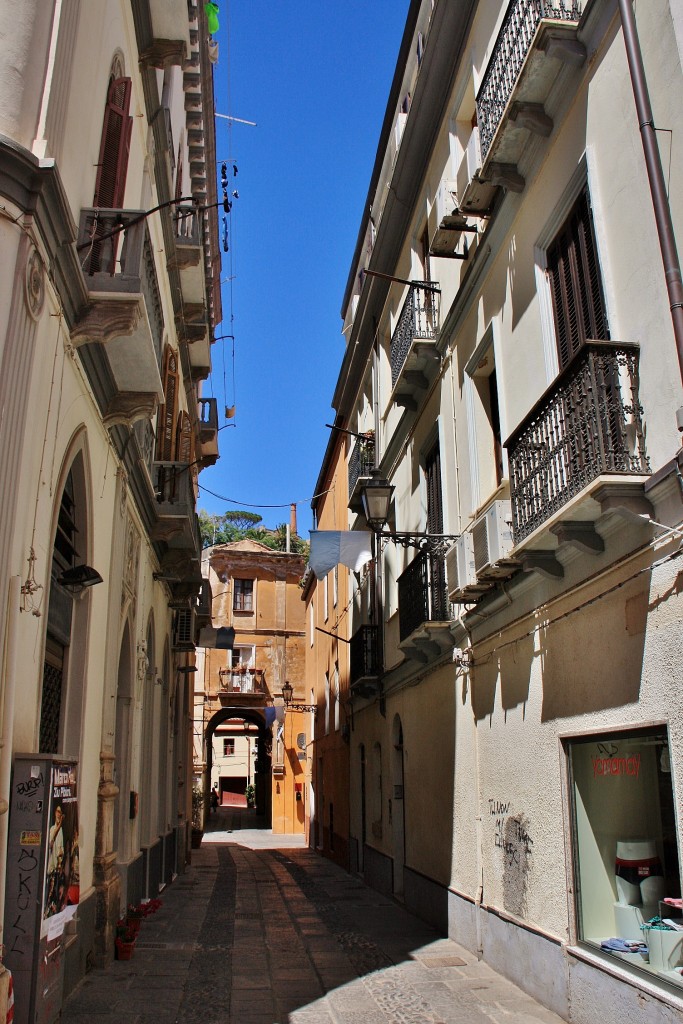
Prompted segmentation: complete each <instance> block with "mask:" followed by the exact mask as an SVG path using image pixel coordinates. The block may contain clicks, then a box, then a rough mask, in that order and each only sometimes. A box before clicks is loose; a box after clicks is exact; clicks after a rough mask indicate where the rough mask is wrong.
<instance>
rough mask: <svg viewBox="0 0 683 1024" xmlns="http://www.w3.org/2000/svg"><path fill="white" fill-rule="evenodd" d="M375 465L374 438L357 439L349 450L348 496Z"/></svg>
mask: <svg viewBox="0 0 683 1024" xmlns="http://www.w3.org/2000/svg"><path fill="white" fill-rule="evenodd" d="M374 464H375V438H374V436H371V437H359V438H357V439H356V443H355V444H354V446H353V448H352V449H351V458H350V459H349V494H350V495H353V492H354V490H355V487H356V484H357V483H358V481H359V480H360V479H361V478H362V477H369V476H370V472H371V470H372V467H373V466H374Z"/></svg>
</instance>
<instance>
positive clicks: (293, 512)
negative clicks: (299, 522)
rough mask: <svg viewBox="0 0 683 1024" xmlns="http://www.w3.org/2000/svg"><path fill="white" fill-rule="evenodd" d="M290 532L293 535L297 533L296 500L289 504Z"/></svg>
mask: <svg viewBox="0 0 683 1024" xmlns="http://www.w3.org/2000/svg"><path fill="white" fill-rule="evenodd" d="M289 532H290V533H291V535H292V537H294V536H295V534H296V502H292V504H291V505H290V506H289Z"/></svg>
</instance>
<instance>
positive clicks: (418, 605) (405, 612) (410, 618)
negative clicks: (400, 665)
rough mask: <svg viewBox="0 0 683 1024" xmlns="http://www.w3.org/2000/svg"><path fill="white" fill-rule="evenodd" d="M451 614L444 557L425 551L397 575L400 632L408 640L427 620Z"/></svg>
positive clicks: (443, 620) (441, 618)
mask: <svg viewBox="0 0 683 1024" xmlns="http://www.w3.org/2000/svg"><path fill="white" fill-rule="evenodd" d="M450 617H451V615H450V605H449V603H448V588H447V586H446V563H445V560H444V558H443V556H442V555H430V554H429V553H428V552H422V553H421V554H419V555H418V556H417V558H414V559H413V561H412V562H411V563H410V565H409V566H408V568H407V569H406V570H405V572H403V573H401V575H400V576H399V578H398V624H399V636H400V638H401V640H405V639H406V638H407V637H409V636H410V634H411V633H413V632H414V631H415V630H416V629H418V628H419V627H420V626H422V625H423V624H424V623H425V622H448V620H449V619H450Z"/></svg>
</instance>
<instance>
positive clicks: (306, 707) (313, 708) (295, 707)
mask: <svg viewBox="0 0 683 1024" xmlns="http://www.w3.org/2000/svg"><path fill="white" fill-rule="evenodd" d="M293 696H294V687H293V686H292V684H291V683H290V682H289V681H286V682H285V684H284V686H283V687H282V699H283V701H284V702H285V711H310V712H311V714H312V715H313V717H314V718H315V717H316V716H317V714H318V705H317V704H293V703H292V697H293Z"/></svg>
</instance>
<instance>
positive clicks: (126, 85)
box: [93, 78, 133, 210]
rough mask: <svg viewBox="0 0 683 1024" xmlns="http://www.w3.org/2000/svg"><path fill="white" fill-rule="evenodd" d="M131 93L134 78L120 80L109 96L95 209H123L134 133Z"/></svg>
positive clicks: (99, 161)
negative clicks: (129, 155)
mask: <svg viewBox="0 0 683 1024" xmlns="http://www.w3.org/2000/svg"><path fill="white" fill-rule="evenodd" d="M131 91H132V81H131V79H130V78H116V79H114V80H113V81H112V82H111V84H110V86H109V92H108V94H107V105H106V107H105V109H104V124H103V125H102V141H101V142H100V156H99V160H98V163H97V181H96V183H95V198H94V200H93V205H94V206H99V207H102V208H103V209H115V210H118V209H121V207H122V206H123V198H124V193H125V190H126V173H127V171H128V154H129V152H130V136H131V132H132V130H133V118H132V117H129V114H128V111H129V109H130V97H131Z"/></svg>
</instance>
